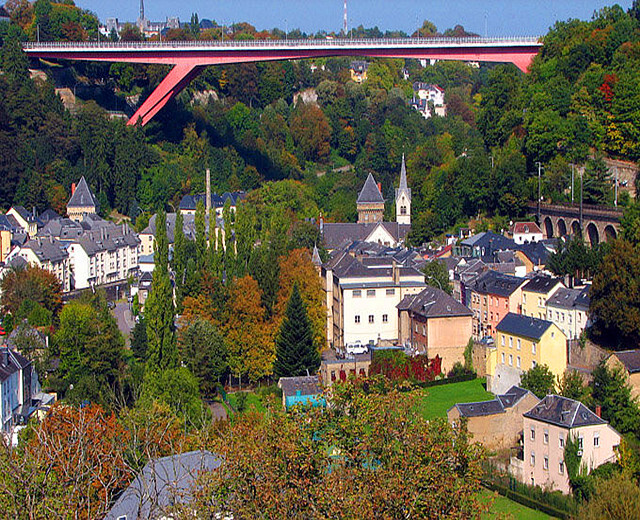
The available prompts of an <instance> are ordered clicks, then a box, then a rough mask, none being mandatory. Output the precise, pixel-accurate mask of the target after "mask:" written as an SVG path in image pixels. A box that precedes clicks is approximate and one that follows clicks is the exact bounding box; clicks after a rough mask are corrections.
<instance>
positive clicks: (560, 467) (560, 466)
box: [558, 460, 564, 475]
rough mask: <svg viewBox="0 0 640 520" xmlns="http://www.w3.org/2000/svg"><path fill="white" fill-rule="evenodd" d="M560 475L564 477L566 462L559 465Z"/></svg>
mask: <svg viewBox="0 0 640 520" xmlns="http://www.w3.org/2000/svg"><path fill="white" fill-rule="evenodd" d="M558 473H560V475H564V461H562V460H561V461H560V462H559V463H558Z"/></svg>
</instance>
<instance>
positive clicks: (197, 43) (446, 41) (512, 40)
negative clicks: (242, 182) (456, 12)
mask: <svg viewBox="0 0 640 520" xmlns="http://www.w3.org/2000/svg"><path fill="white" fill-rule="evenodd" d="M540 44H541V38H540V37H538V36H525V37H495V38H470V37H467V38H360V39H353V40H350V39H324V40H320V39H314V40H288V39H287V40H224V41H221V40H189V41H173V40H171V41H144V42H111V41H100V42H97V41H96V42H25V43H23V48H24V49H27V50H29V49H33V50H41V49H78V48H81V49H93V48H95V49H155V48H162V49H182V48H193V47H207V48H211V47H220V48H235V47H239V48H263V47H323V48H326V47H390V46H394V47H403V46H405V47H424V46H456V45H540Z"/></svg>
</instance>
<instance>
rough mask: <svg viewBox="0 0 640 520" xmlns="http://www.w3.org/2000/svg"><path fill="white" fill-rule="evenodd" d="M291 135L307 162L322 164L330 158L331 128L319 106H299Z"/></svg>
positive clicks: (301, 104) (294, 117) (292, 124)
mask: <svg viewBox="0 0 640 520" xmlns="http://www.w3.org/2000/svg"><path fill="white" fill-rule="evenodd" d="M291 135H292V136H293V138H294V141H295V142H296V144H297V145H298V146H299V148H300V150H301V152H302V155H303V157H304V158H305V159H306V160H308V161H319V162H322V161H323V160H325V159H326V158H327V157H328V156H329V152H330V150H331V146H330V137H331V128H330V127H329V122H328V121H327V118H326V116H325V115H324V112H322V110H321V109H320V107H318V106H317V105H315V104H306V103H300V104H299V105H298V107H297V108H296V112H295V114H294V116H293V119H292V121H291Z"/></svg>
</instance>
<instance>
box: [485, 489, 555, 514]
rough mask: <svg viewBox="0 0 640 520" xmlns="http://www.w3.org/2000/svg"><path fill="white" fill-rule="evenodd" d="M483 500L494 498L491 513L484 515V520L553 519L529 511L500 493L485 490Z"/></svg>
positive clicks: (532, 510)
mask: <svg viewBox="0 0 640 520" xmlns="http://www.w3.org/2000/svg"><path fill="white" fill-rule="evenodd" d="M481 496H482V498H483V499H486V500H489V499H490V498H492V497H493V505H492V506H491V511H490V512H488V513H485V514H483V515H482V520H494V519H498V518H499V519H505V520H506V519H509V520H549V519H551V518H553V517H552V516H549V515H547V514H545V513H541V512H540V511H536V510H535V509H529V508H528V507H526V506H523V505H522V504H518V503H517V502H514V501H512V500H509V499H508V498H506V497H503V496H502V495H499V494H498V493H494V492H493V491H489V490H485V491H483V492H482V494H481Z"/></svg>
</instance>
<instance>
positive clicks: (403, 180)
mask: <svg viewBox="0 0 640 520" xmlns="http://www.w3.org/2000/svg"><path fill="white" fill-rule="evenodd" d="M396 222H397V223H398V224H409V225H411V188H409V186H408V185H407V167H406V166H405V162H404V154H402V166H401V168H400V185H399V186H398V189H397V190H396Z"/></svg>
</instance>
